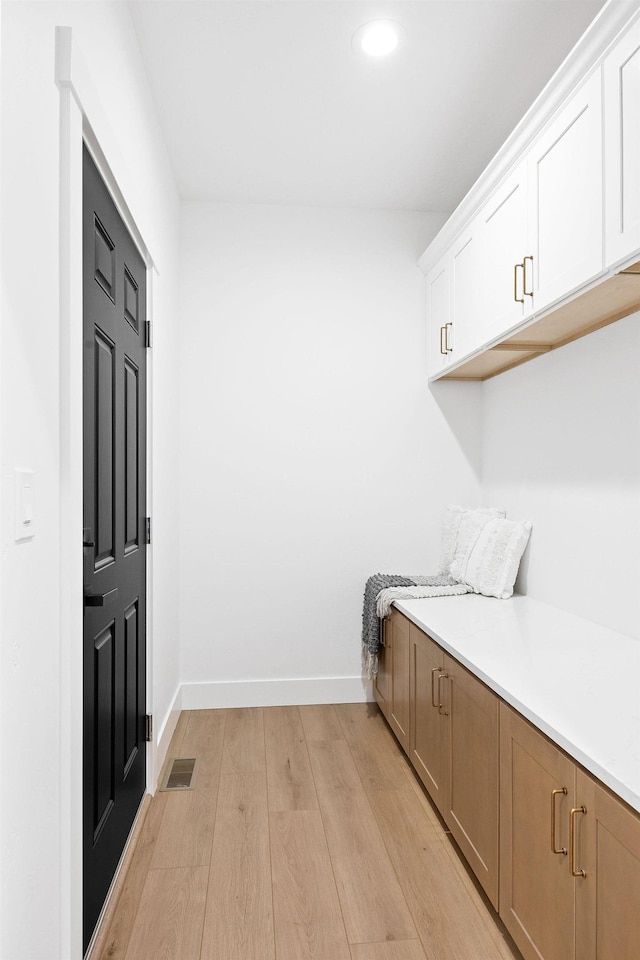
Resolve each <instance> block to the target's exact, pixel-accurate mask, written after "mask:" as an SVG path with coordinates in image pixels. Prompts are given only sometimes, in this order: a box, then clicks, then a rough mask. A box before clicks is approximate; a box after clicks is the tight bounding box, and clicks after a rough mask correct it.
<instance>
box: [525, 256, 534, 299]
mask: <svg viewBox="0 0 640 960" xmlns="http://www.w3.org/2000/svg"><path fill="white" fill-rule="evenodd" d="M527 260H529V261H530V263H531V290H527ZM522 293H523V294H524V296H525V297H533V257H532V256H531V254H529V255H528V256H527V257H525V258H524V260H523V261H522Z"/></svg>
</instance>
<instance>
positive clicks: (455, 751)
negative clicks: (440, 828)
mask: <svg viewBox="0 0 640 960" xmlns="http://www.w3.org/2000/svg"><path fill="white" fill-rule="evenodd" d="M445 671H446V673H447V674H448V684H447V686H448V690H449V727H450V733H449V738H450V743H449V784H448V786H449V789H448V790H447V809H446V812H445V814H444V817H445V820H446V821H447V823H448V824H449V826H450V827H451V833H452V834H453V836H454V837H455V839H456V841H457V843H458V844H459V846H460V849H461V850H462V852H463V853H464V855H465V857H466V858H467V860H468V861H469V863H470V865H471V867H472V869H473V872H474V873H475V875H476V876H477V877H478V879H479V881H480V883H481V884H482V886H483V888H484V890H485V892H486V894H487V896H488V897H489V899H490V900H491V903H492V904H493V906H494V907H495V908H496V909H497V908H498V823H499V816H498V794H499V788H498V779H499V775H498V757H499V732H498V704H499V701H498V698H497V696H496V695H495V693H493V691H492V690H489V688H488V687H485V686H484V684H483V683H481V682H480V681H479V680H478V679H477V678H476V677H474V676H473V674H471V673H469V671H468V670H465V668H464V667H463V666H461V665H460V664H459V663H457V662H456V661H455V660H453V659H452V658H451V657H449V656H447V657H446V658H445Z"/></svg>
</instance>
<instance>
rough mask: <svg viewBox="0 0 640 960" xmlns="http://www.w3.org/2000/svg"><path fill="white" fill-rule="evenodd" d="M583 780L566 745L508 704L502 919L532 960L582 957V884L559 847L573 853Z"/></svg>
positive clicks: (503, 728) (504, 711) (503, 730)
mask: <svg viewBox="0 0 640 960" xmlns="http://www.w3.org/2000/svg"><path fill="white" fill-rule="evenodd" d="M575 775H576V770H575V765H574V764H573V762H572V761H571V760H569V759H568V758H567V757H566V756H565V755H564V754H563V753H562V752H561V751H560V749H559V748H558V747H556V746H555V745H554V744H552V743H551V742H550V741H549V740H547V739H546V737H544V736H542V734H541V733H539V732H538V731H537V730H536V729H535V728H534V727H533V726H531V724H529V723H528V722H527V721H526V720H524V719H522V718H521V717H520V716H518V715H517V714H516V713H515V712H514V711H513V710H511V709H510V708H509V707H507V706H506V705H505V704H501V705H500V916H501V918H502V920H503V922H504V924H505V926H506V928H507V930H508V931H509V933H510V934H511V936H512V937H513V939H514V940H515V942H516V944H517V946H518V947H519V949H520V951H521V952H522V955H523V957H524V958H525V960H572V958H573V957H574V953H575V928H574V901H575V894H574V889H575V883H574V879H573V878H572V877H571V874H570V871H569V857H568V856H567V854H566V853H562V852H561V853H554V852H553V850H552V841H553V843H554V844H555V847H556V849H563V848H564V850H568V848H569V836H568V832H569V811H570V809H571V808H572V807H574V806H575ZM563 789H564V790H566V791H567V793H566V794H564V793H556V794H555V795H554V793H553V791H556V790H563ZM554 818H555V836H552V822H553V819H554Z"/></svg>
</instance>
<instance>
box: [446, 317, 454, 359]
mask: <svg viewBox="0 0 640 960" xmlns="http://www.w3.org/2000/svg"><path fill="white" fill-rule="evenodd" d="M449 330H453V324H452V323H445V325H444V349H445V353H453V347H450V346H449Z"/></svg>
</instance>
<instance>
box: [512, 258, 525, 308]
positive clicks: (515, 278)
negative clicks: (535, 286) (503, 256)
mask: <svg viewBox="0 0 640 960" xmlns="http://www.w3.org/2000/svg"><path fill="white" fill-rule="evenodd" d="M518 268H519V269H520V270H522V286H523V288H524V262H523V263H516V265H515V266H514V268H513V299H514V300H515V302H516V303H524V297H519V296H518Z"/></svg>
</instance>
